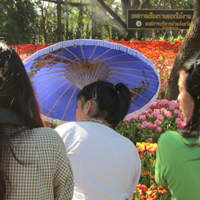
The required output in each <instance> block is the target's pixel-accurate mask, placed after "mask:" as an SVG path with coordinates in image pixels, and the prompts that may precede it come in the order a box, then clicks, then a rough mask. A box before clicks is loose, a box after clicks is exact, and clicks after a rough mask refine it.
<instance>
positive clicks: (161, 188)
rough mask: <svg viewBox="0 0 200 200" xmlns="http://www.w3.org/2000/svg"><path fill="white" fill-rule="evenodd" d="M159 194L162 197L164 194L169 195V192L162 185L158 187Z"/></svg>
mask: <svg viewBox="0 0 200 200" xmlns="http://www.w3.org/2000/svg"><path fill="white" fill-rule="evenodd" d="M158 193H159V194H160V195H163V194H166V193H167V190H165V189H164V188H163V187H162V186H161V185H160V186H158Z"/></svg>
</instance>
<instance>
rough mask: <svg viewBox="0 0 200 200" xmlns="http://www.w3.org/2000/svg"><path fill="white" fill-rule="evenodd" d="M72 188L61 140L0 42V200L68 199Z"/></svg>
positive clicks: (15, 57) (20, 67) (16, 58)
mask: <svg viewBox="0 0 200 200" xmlns="http://www.w3.org/2000/svg"><path fill="white" fill-rule="evenodd" d="M73 188H74V182H73V173H72V169H71V165H70V162H69V160H68V158H67V156H66V150H65V146H64V144H63V141H62V139H61V138H60V136H59V135H58V134H57V132H56V131H54V130H53V129H50V128H45V127H44V125H43V122H42V120H41V117H40V111H39V106H38V103H37V100H36V98H35V95H34V91H33V88H32V86H31V83H30V81H29V78H28V75H27V73H26V70H25V68H24V65H23V63H22V61H21V59H20V57H19V56H18V54H17V53H16V52H15V51H14V49H12V48H11V47H10V46H8V45H7V44H5V43H3V42H0V200H37V199H38V200H47V199H48V200H53V199H56V200H70V199H72V196H73Z"/></svg>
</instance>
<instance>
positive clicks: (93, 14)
mask: <svg viewBox="0 0 200 200" xmlns="http://www.w3.org/2000/svg"><path fill="white" fill-rule="evenodd" d="M91 18H92V39H95V37H96V23H95V5H94V4H91Z"/></svg>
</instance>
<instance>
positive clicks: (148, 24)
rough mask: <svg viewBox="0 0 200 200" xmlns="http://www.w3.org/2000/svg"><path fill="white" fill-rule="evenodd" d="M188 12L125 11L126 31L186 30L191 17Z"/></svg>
mask: <svg viewBox="0 0 200 200" xmlns="http://www.w3.org/2000/svg"><path fill="white" fill-rule="evenodd" d="M193 12H194V10H193V9H190V10H173V9H172V10H142V9H128V10H127V29H143V30H145V29H146V30H148V29H159V30H161V29H162V30H165V29H175V30H178V29H188V28H189V26H190V23H191V20H192V16H193Z"/></svg>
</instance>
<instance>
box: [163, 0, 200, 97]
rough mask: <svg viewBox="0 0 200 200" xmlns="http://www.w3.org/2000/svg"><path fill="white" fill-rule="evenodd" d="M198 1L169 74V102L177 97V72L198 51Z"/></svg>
mask: <svg viewBox="0 0 200 200" xmlns="http://www.w3.org/2000/svg"><path fill="white" fill-rule="evenodd" d="M199 41H200V1H199V0H195V7H194V14H193V18H192V22H191V25H190V27H189V30H188V32H187V34H186V36H185V40H184V42H183V44H182V45H181V48H180V50H179V52H178V55H177V57H176V60H175V63H174V67H173V69H172V71H171V74H170V79H169V83H168V87H167V90H166V97H167V98H168V99H169V100H172V99H176V98H177V96H178V93H179V91H178V78H179V74H178V71H179V69H180V67H181V66H182V65H183V64H184V62H185V61H187V60H188V59H190V58H191V57H192V56H193V55H194V54H195V53H196V52H199V50H200V42H199Z"/></svg>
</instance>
